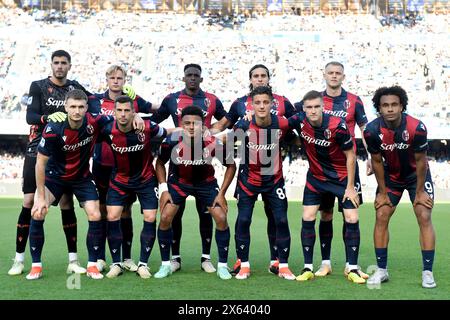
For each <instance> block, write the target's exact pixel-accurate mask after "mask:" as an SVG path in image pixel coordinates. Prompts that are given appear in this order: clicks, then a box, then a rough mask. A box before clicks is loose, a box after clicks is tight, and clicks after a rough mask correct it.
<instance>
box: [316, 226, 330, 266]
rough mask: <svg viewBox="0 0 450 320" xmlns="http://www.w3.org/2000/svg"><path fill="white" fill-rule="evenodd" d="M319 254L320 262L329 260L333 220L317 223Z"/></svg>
mask: <svg viewBox="0 0 450 320" xmlns="http://www.w3.org/2000/svg"><path fill="white" fill-rule="evenodd" d="M319 238H320V252H321V253H322V260H330V255H331V241H332V240H333V220H330V221H323V220H320V222H319Z"/></svg>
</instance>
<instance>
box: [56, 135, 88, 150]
mask: <svg viewBox="0 0 450 320" xmlns="http://www.w3.org/2000/svg"><path fill="white" fill-rule="evenodd" d="M92 140H94V136H90V137H87V138H86V139H84V140H82V141H80V142H78V143H75V144H66V145H64V147H63V148H62V149H63V151H75V150H77V149H79V148H81V147H83V146H85V145H87V144H89V143H90V142H91V141H92Z"/></svg>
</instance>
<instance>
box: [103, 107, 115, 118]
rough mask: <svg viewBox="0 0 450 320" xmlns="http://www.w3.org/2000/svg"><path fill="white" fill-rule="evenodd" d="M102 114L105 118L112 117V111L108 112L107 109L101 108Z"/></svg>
mask: <svg viewBox="0 0 450 320" xmlns="http://www.w3.org/2000/svg"><path fill="white" fill-rule="evenodd" d="M102 114H104V115H107V116H113V115H114V110H110V109H107V108H102Z"/></svg>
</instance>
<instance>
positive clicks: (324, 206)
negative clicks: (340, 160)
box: [319, 162, 363, 212]
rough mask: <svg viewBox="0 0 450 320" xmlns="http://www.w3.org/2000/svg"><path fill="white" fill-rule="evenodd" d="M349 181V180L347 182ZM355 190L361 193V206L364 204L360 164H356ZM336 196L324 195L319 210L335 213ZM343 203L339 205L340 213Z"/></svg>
mask: <svg viewBox="0 0 450 320" xmlns="http://www.w3.org/2000/svg"><path fill="white" fill-rule="evenodd" d="M346 181H347V180H346ZM355 190H356V192H358V193H359V204H360V205H361V204H363V197H362V190H361V180H360V178H359V167H358V162H357V163H356V172H355ZM335 198H336V196H335V195H334V194H332V193H326V194H323V196H322V199H321V200H320V207H319V210H326V211H333V208H334V200H335ZM342 209H343V208H342V202H341V201H339V203H338V211H339V212H343V211H342Z"/></svg>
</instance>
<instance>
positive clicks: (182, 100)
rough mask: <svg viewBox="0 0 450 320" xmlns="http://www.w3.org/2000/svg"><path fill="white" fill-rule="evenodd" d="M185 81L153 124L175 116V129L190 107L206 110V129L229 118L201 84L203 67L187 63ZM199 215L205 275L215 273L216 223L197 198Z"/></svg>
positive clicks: (176, 224)
mask: <svg viewBox="0 0 450 320" xmlns="http://www.w3.org/2000/svg"><path fill="white" fill-rule="evenodd" d="M183 82H184V83H185V87H184V89H183V90H181V91H178V92H175V93H171V94H169V95H168V96H167V97H165V98H164V100H163V101H162V103H161V107H160V108H159V109H158V112H157V113H155V114H154V115H153V116H152V117H151V118H150V119H151V120H152V121H153V122H156V123H161V122H162V121H164V120H165V119H167V118H168V117H169V116H171V117H172V120H173V123H174V125H175V127H180V126H181V112H182V110H183V109H184V108H185V107H187V106H190V105H195V106H197V107H200V108H201V109H202V110H203V115H204V122H203V124H204V126H205V127H207V128H210V127H211V120H212V117H214V118H216V120H219V121H220V120H221V119H223V118H224V117H225V114H226V112H225V110H224V109H223V105H222V102H221V101H220V100H219V99H218V98H217V97H216V96H215V95H213V94H211V93H209V92H206V91H203V90H202V89H201V88H200V84H201V83H202V82H203V78H202V68H201V67H200V66H199V65H198V64H187V65H185V66H184V77H183ZM195 204H196V206H197V212H198V215H199V218H200V236H201V238H202V257H201V268H202V270H204V271H205V272H208V273H212V272H215V271H216V269H215V268H214V266H213V264H212V263H211V256H210V252H211V240H212V232H213V223H212V218H211V215H210V214H209V212H208V209H207V207H206V204H205V203H202V201H201V200H200V199H199V198H197V199H196V201H195ZM185 205H186V201H182V202H181V203H179V209H178V212H177V214H176V215H175V217H174V218H173V221H172V228H173V240H172V260H171V268H172V272H175V271H178V270H180V268H181V255H180V240H181V233H182V224H181V218H182V216H183V212H184V208H185Z"/></svg>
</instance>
